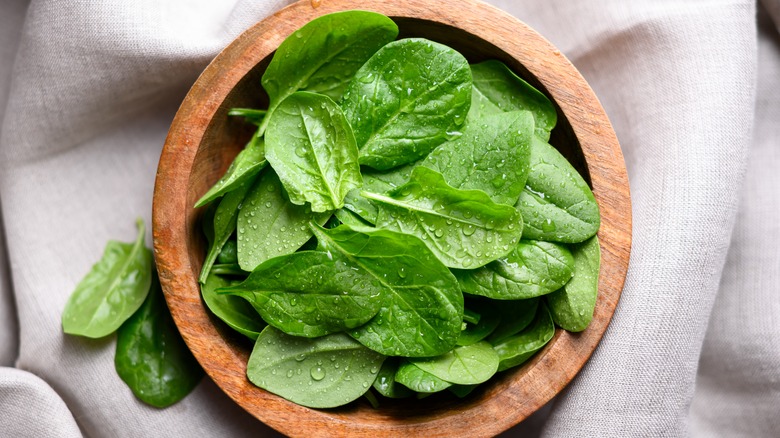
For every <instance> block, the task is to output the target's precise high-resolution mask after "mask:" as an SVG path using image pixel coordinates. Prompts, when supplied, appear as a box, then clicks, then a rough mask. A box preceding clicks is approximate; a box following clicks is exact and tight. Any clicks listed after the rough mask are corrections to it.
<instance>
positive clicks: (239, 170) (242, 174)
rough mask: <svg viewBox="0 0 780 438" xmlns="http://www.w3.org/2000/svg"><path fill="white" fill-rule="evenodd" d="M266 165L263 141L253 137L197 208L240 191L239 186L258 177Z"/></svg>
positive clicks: (199, 202) (201, 199) (198, 203)
mask: <svg viewBox="0 0 780 438" xmlns="http://www.w3.org/2000/svg"><path fill="white" fill-rule="evenodd" d="M265 165H266V161H265V147H264V144H263V139H262V138H259V137H257V136H256V135H253V136H252V139H251V140H249V143H247V145H246V147H244V149H243V150H242V151H241V152H239V153H238V155H236V158H234V159H233V162H232V163H231V164H230V167H228V170H227V172H225V174H224V175H222V177H221V178H220V179H219V181H217V182H216V184H214V186H212V187H211V189H209V191H208V192H206V194H205V195H203V197H202V198H200V200H198V202H197V203H196V204H195V208H198V207H202V206H204V205H206V204H208V203H209V202H211V201H213V200H215V199H217V198H219V197H220V196H223V195H224V194H225V193H228V192H230V191H233V190H236V189H238V187H239V186H241V185H242V184H244V183H246V182H248V181H249V180H250V179H251V178H252V177H253V176H255V175H257V173H258V172H260V170H262V168H263V167H265Z"/></svg>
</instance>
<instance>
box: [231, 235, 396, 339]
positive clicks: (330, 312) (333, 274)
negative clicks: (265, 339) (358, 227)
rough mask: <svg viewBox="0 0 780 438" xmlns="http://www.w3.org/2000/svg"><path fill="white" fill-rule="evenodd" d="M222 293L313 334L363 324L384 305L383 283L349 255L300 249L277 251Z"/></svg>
mask: <svg viewBox="0 0 780 438" xmlns="http://www.w3.org/2000/svg"><path fill="white" fill-rule="evenodd" d="M217 293H228V294H232V295H238V296H240V297H242V298H245V299H246V300H247V301H249V302H250V303H251V304H252V306H253V307H254V308H255V309H256V310H257V311H258V312H259V313H260V315H262V317H263V319H264V320H265V321H267V322H268V323H269V324H271V325H273V326H274V327H276V328H278V329H279V330H282V331H284V332H285V333H287V334H289V335H294V336H305V337H307V338H313V337H317V336H323V335H327V334H329V333H335V332H339V331H343V330H347V329H353V328H355V327H358V326H360V325H362V324H364V323H365V322H367V321H368V320H369V319H371V318H372V317H373V316H374V315H376V313H377V311H379V308H380V306H381V305H382V304H383V301H384V297H383V296H382V295H383V294H384V293H386V292H385V287H384V285H382V284H380V282H379V281H378V280H377V279H376V277H375V275H374V274H373V273H371V272H369V271H367V270H365V269H363V267H362V266H360V265H359V264H357V263H355V261H354V260H351V259H349V258H347V257H344V256H342V255H340V254H338V253H337V254H333V253H328V252H324V251H301V252H295V253H292V254H288V255H284V256H279V257H274V258H272V259H270V260H267V261H265V262H264V263H262V264H261V265H260V266H258V267H257V268H255V269H254V271H252V273H251V274H249V277H248V278H247V279H246V280H244V281H243V282H242V283H240V284H237V285H235V286H230V287H227V288H223V289H219V290H218V291H217Z"/></svg>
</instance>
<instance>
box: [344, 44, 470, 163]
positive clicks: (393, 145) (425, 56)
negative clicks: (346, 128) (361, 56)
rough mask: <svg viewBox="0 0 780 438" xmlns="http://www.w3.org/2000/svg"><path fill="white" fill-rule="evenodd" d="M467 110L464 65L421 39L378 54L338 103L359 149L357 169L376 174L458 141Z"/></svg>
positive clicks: (467, 81) (443, 48) (450, 51)
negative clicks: (362, 167) (359, 166)
mask: <svg viewBox="0 0 780 438" xmlns="http://www.w3.org/2000/svg"><path fill="white" fill-rule="evenodd" d="M470 104H471V71H470V69H469V65H468V62H467V61H466V59H465V58H464V57H463V56H462V55H461V54H460V53H458V52H456V51H455V50H453V49H451V48H449V47H447V46H444V45H441V44H438V43H435V42H432V41H428V40H425V39H421V38H409V39H403V40H399V41H394V42H392V43H390V44H388V45H386V46H384V47H382V48H381V49H379V51H377V52H376V54H375V55H374V56H372V57H371V59H369V60H368V62H366V64H365V65H363V67H361V68H360V70H358V72H357V73H356V74H355V77H354V78H353V79H352V81H351V82H350V84H349V87H348V88H347V91H346V92H345V93H344V98H343V99H342V101H341V106H342V107H343V108H344V114H345V115H346V116H347V120H349V122H350V124H351V125H352V129H353V130H354V132H355V139H356V140H357V144H358V147H359V148H360V164H365V165H367V166H370V167H373V168H375V169H379V170H386V169H391V168H393V167H396V166H400V165H402V164H405V163H411V162H413V161H417V160H419V159H420V158H422V157H424V156H426V155H427V154H428V153H429V152H430V151H431V150H433V148H435V147H436V146H438V145H439V144H441V143H443V142H444V141H446V140H448V139H450V138H452V137H454V136H457V135H458V133H457V130H458V129H459V127H460V126H461V125H462V124H463V123H464V122H465V121H466V115H467V114H468V110H469V105H470Z"/></svg>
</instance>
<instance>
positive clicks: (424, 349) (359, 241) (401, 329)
mask: <svg viewBox="0 0 780 438" xmlns="http://www.w3.org/2000/svg"><path fill="white" fill-rule="evenodd" d="M314 233H315V235H316V236H317V239H318V240H319V243H320V245H321V246H322V248H323V250H325V251H328V252H329V253H332V254H334V257H335V254H341V255H343V257H346V258H348V259H349V260H351V261H352V263H354V264H355V265H358V266H359V267H360V268H361V269H364V270H365V271H367V272H370V273H371V275H372V276H373V278H374V280H373V281H375V282H377V283H378V284H380V285H381V286H382V287H383V289H384V296H383V297H382V304H381V307H380V309H379V313H377V315H376V316H375V317H374V318H372V319H371V320H370V321H369V322H368V323H367V324H365V325H363V326H361V327H358V328H356V329H355V330H351V331H350V334H351V335H352V336H353V337H354V338H355V339H357V340H358V341H360V342H361V343H362V344H363V345H365V346H366V347H368V348H371V349H373V350H376V351H378V352H380V353H382V354H385V355H388V356H390V355H392V356H435V355H438V354H442V353H444V352H446V351H449V350H450V349H452V347H454V346H455V342H456V341H457V339H458V336H459V335H460V329H461V324H462V321H463V295H462V294H461V292H460V290H459V289H458V284H457V281H456V280H455V278H454V277H453V276H452V274H451V273H450V272H449V270H448V269H447V268H446V267H445V266H444V265H442V264H441V262H439V260H437V259H436V257H435V256H434V255H433V254H432V253H431V251H430V250H429V249H428V248H427V247H426V246H425V245H424V244H423V243H422V242H421V241H420V239H418V238H416V237H414V236H410V235H407V234H401V233H396V232H393V231H389V230H375V229H370V228H364V229H352V228H350V227H348V226H345V225H342V226H340V227H338V228H334V229H332V230H325V229H322V228H317V227H315V228H314Z"/></svg>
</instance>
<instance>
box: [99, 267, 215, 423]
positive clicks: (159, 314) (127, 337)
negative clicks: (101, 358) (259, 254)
mask: <svg viewBox="0 0 780 438" xmlns="http://www.w3.org/2000/svg"><path fill="white" fill-rule="evenodd" d="M114 366H115V367H116V372H117V374H119V377H120V378H121V379H122V380H123V381H124V382H125V383H127V386H129V387H130V389H131V390H132V391H133V393H134V394H135V396H136V397H138V398H139V399H140V400H141V401H143V402H145V403H148V404H150V405H152V406H156V407H158V408H164V407H166V406H170V405H172V404H174V403H176V402H178V401H179V400H181V399H182V398H184V396H186V395H187V394H189V393H190V391H192V389H193V388H195V386H196V385H197V384H198V382H200V379H201V377H203V369H201V367H200V365H198V362H197V361H196V360H195V358H194V357H193V356H192V353H190V350H189V349H188V348H187V345H186V344H185V343H184V340H183V339H182V338H181V335H179V330H178V329H177V328H176V325H175V324H174V323H173V318H171V314H170V313H168V306H166V304H165V300H164V298H163V294H162V289H160V283H159V281H158V279H157V275H156V274H155V275H154V279H153V281H152V286H151V291H150V292H149V294H148V296H147V297H146V300H144V302H143V305H142V306H141V307H140V308H139V309H138V311H137V312H135V313H134V314H133V316H131V317H130V319H128V320H127V321H125V323H124V324H122V326H121V327H120V328H119V330H118V331H117V339H116V356H115V357H114Z"/></svg>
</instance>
